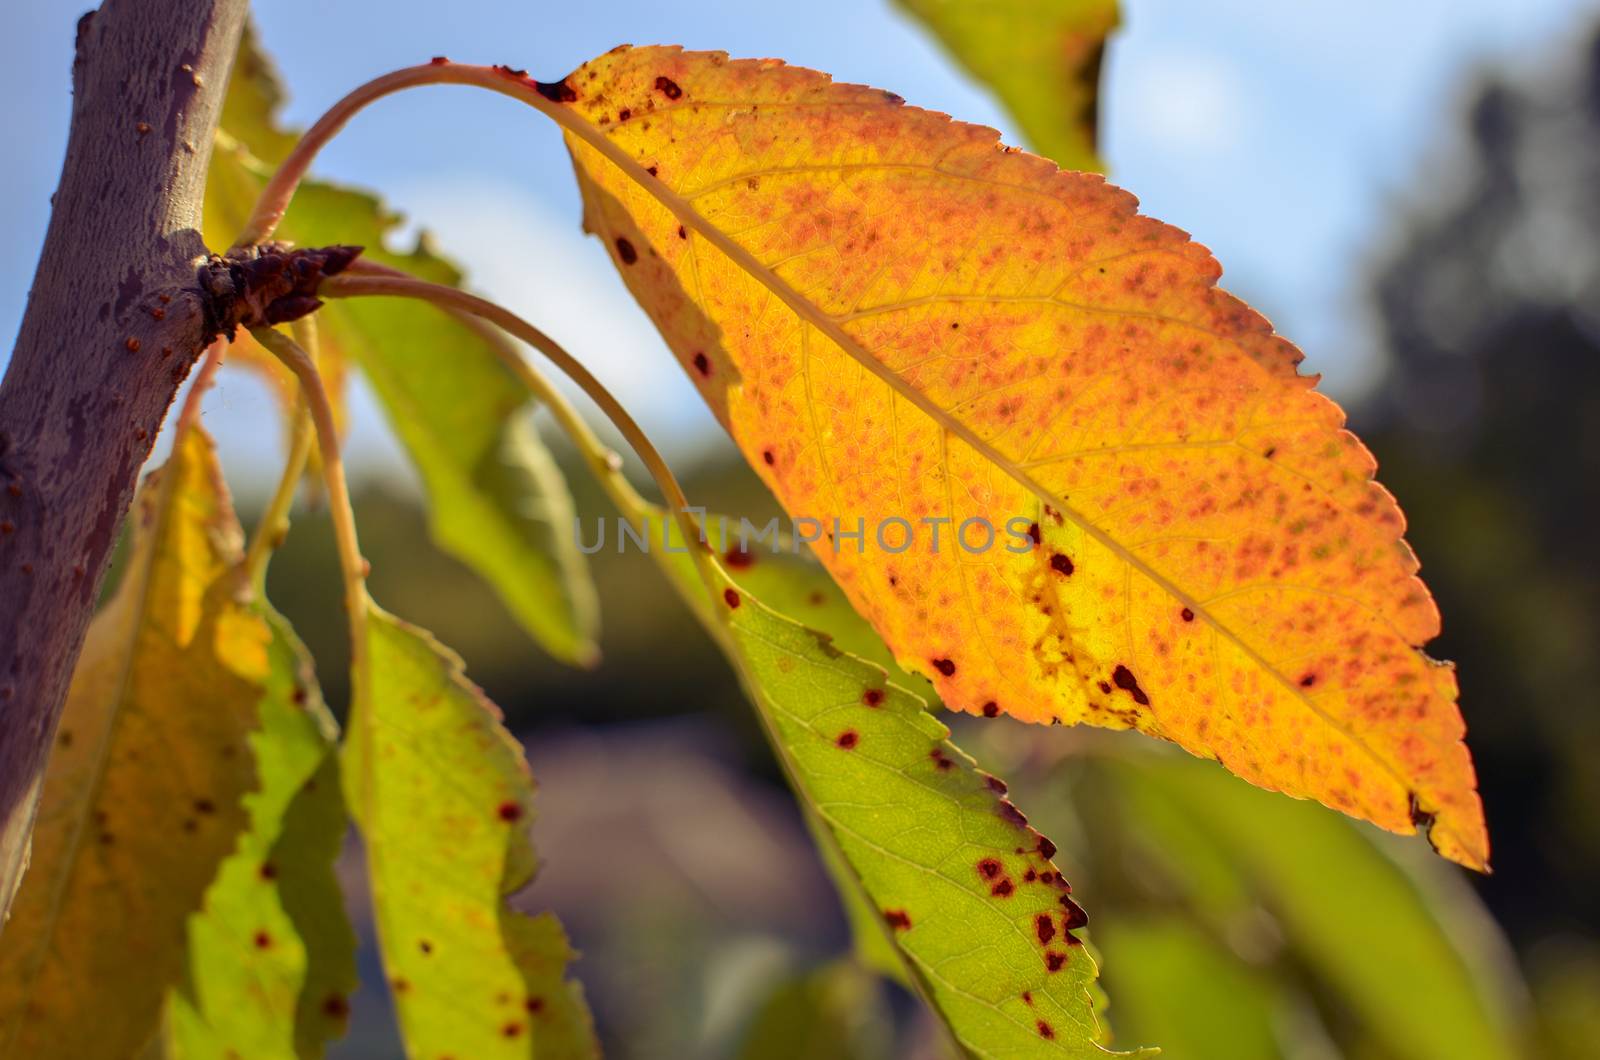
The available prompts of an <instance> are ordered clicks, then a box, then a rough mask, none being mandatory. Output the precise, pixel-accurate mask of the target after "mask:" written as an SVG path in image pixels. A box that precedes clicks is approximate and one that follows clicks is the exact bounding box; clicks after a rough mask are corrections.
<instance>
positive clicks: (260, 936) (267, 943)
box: [252, 931, 272, 950]
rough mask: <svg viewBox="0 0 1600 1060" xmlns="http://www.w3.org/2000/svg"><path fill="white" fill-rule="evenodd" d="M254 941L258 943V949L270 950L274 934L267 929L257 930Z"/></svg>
mask: <svg viewBox="0 0 1600 1060" xmlns="http://www.w3.org/2000/svg"><path fill="white" fill-rule="evenodd" d="M252 941H253V942H254V943H255V944H256V949H258V950H270V949H271V948H272V936H271V935H269V934H267V933H266V932H265V931H258V932H256V934H255V938H254V939H253V940H252Z"/></svg>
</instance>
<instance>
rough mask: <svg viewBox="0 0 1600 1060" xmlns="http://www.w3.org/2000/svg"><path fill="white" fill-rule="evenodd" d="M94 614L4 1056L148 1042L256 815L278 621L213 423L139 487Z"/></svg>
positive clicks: (107, 1051) (47, 801)
mask: <svg viewBox="0 0 1600 1060" xmlns="http://www.w3.org/2000/svg"><path fill="white" fill-rule="evenodd" d="M131 523H132V527H133V531H132V533H133V545H132V549H131V552H130V556H129V559H128V563H127V567H126V569H125V572H124V574H123V577H122V581H121V583H120V584H119V585H118V586H117V590H116V593H115V594H114V595H113V596H112V598H111V600H110V602H109V603H108V604H107V605H106V607H105V608H104V609H103V610H102V611H101V612H100V614H99V615H97V616H96V617H95V619H94V622H93V623H92V624H91V625H90V628H89V634H88V639H87V641H86V642H85V644H84V649H83V653H82V655H81V656H80V657H79V660H78V666H77V670H76V671H75V672H74V674H73V680H72V685H71V689H70V691H69V692H68V695H67V703H66V707H65V709H64V711H63V713H62V717H61V722H60V725H59V727H58V729H57V735H56V745H55V748H54V750H53V753H52V754H51V758H50V765H49V769H48V772H47V774H46V777H45V781H44V791H43V796H42V798H41V800H40V804H39V815H38V820H37V823H36V825H35V828H34V834H33V857H32V864H31V867H30V869H29V871H28V874H27V876H26V877H25V878H24V879H23V882H22V887H21V890H20V891H19V893H18V897H17V902H16V905H15V906H14V908H13V917H12V920H11V922H10V923H9V924H8V925H7V927H6V932H5V944H4V945H3V946H0V1056H4V1057H18V1058H22V1057H27V1058H29V1060H55V1058H60V1060H84V1058H86V1057H123V1056H131V1055H134V1054H135V1053H136V1052H137V1051H138V1050H139V1049H140V1048H141V1047H143V1046H144V1045H145V1043H147V1042H148V1041H149V1040H150V1039H151V1038H152V1036H153V1035H154V1034H155V1031H156V1026H157V1023H158V1021H159V1019H160V1014H161V1007H162V1000H163V997H164V996H165V994H166V991H167V988H168V986H169V985H172V984H174V983H176V982H177V981H178V979H179V977H180V976H181V974H182V972H183V961H184V945H183V943H184V927H185V921H186V919H187V918H188V917H189V914H190V913H192V912H193V911H195V910H196V909H198V908H199V907H200V903H201V896H202V895H203V894H204V893H205V891H206V888H207V887H208V886H209V885H210V883H211V881H212V878H213V877H214V876H215V875H216V873H217V869H218V866H219V865H220V864H221V863H222V862H223V860H224V859H225V858H226V857H227V856H228V854H229V852H230V851H231V850H232V849H233V847H234V843H235V841H236V840H237V838H238V836H239V833H240V832H241V831H242V830H243V829H244V827H245V825H246V823H247V812H246V807H245V805H244V803H243V799H244V796H245V794H246V793H247V792H249V791H250V790H252V788H254V786H255V783H256V769H255V766H254V764H253V762H252V760H251V755H250V745H249V734H250V732H251V730H252V729H253V728H254V727H255V725H256V719H257V704H258V702H259V701H260V700H261V698H262V695H263V690H264V687H265V684H266V682H267V681H268V679H269V666H268V653H269V646H270V642H271V632H270V630H269V629H268V627H267V624H266V623H265V622H264V621H263V620H262V618H261V616H260V615H259V614H258V613H257V612H256V610H255V609H254V608H253V607H252V606H251V605H250V604H249V602H248V599H247V594H246V588H245V585H244V582H243V580H242V578H241V577H240V570H239V568H238V566H237V564H238V562H239V560H240V559H241V547H240V546H241V539H242V534H241V532H240V529H239V525H238V522H237V520H236V519H235V517H234V514H233V507H232V504H231V502H230V501H229V498H228V493H227V489H226V487H225V486H224V485H223V482H222V477H221V469H220V468H219V467H218V465H217V460H216V453H215V450H214V449H213V447H212V444H211V440H210V438H208V437H207V436H206V434H205V432H204V431H202V430H201V429H199V428H198V427H195V428H191V429H189V430H187V431H185V432H184V433H183V434H182V435H181V436H180V438H179V440H178V442H177V444H176V446H175V448H174V450H173V453H172V456H171V458H170V459H169V460H168V462H167V464H166V466H164V467H163V468H161V469H160V470H159V471H156V472H154V473H152V474H151V475H150V476H149V477H147V478H146V479H145V482H144V485H143V487H142V488H141V489H140V491H139V496H138V498H137V499H136V501H135V505H134V511H133V518H132V520H131Z"/></svg>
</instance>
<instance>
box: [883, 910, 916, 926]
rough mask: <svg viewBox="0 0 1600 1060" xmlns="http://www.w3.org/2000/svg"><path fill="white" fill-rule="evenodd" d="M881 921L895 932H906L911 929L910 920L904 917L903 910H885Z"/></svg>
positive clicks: (904, 912)
mask: <svg viewBox="0 0 1600 1060" xmlns="http://www.w3.org/2000/svg"><path fill="white" fill-rule="evenodd" d="M883 920H884V923H886V924H888V925H889V926H890V927H891V928H893V929H894V930H896V931H907V930H909V929H910V928H911V918H910V917H909V916H907V915H906V911H905V910H904V909H885V910H884V911H883Z"/></svg>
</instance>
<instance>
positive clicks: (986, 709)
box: [983, 699, 1000, 718]
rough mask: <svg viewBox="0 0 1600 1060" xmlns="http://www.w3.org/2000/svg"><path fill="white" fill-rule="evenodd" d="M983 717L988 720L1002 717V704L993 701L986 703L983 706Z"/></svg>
mask: <svg viewBox="0 0 1600 1060" xmlns="http://www.w3.org/2000/svg"><path fill="white" fill-rule="evenodd" d="M983 716H984V717H986V718H995V717H999V716H1000V704H998V703H996V702H995V701H994V700H992V699H991V700H990V701H989V702H987V703H985V704H984V705H983Z"/></svg>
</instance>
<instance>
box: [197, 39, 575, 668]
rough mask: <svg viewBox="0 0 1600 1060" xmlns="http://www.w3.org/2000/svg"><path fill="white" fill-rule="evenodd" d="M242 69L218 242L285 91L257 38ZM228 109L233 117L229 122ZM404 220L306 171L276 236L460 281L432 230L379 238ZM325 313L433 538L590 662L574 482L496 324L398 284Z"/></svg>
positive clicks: (208, 211) (332, 346)
mask: <svg viewBox="0 0 1600 1060" xmlns="http://www.w3.org/2000/svg"><path fill="white" fill-rule="evenodd" d="M237 69H239V70H240V71H241V72H242V73H243V74H245V75H246V76H244V78H243V79H242V80H236V81H235V82H233V83H231V84H230V85H229V94H228V98H227V102H226V104H225V121H224V125H223V128H222V131H220V132H219V133H218V135H217V141H216V145H215V148H214V150H213V152H212V160H211V171H210V175H209V177H208V179H207V184H206V202H205V222H204V227H205V235H206V239H207V243H208V245H210V246H212V247H225V246H227V245H228V244H230V243H231V242H232V241H233V239H234V237H235V236H236V235H237V234H238V233H239V232H240V231H241V230H242V229H243V227H244V224H245V221H246V220H247V219H248V217H249V214H250V211H251V209H252V208H253V206H254V204H255V200H256V197H257V195H258V194H259V193H260V191H261V188H262V187H263V186H264V185H265V183H266V180H267V178H268V176H269V175H270V169H269V167H267V166H266V165H264V164H263V163H262V162H261V161H260V160H259V157H258V156H257V155H255V154H254V153H253V150H254V146H255V142H256V140H255V139H252V137H253V138H256V139H259V138H260V137H262V136H267V137H268V141H267V142H268V144H269V147H268V150H269V152H270V153H272V154H277V153H279V152H280V151H282V150H283V145H282V142H281V139H280V137H281V136H282V134H281V133H279V132H278V131H277V130H278V125H277V121H276V113H275V108H276V105H277V102H278V99H279V97H280V95H281V92H280V91H279V90H278V89H277V86H276V82H275V81H274V80H273V79H272V77H271V72H270V68H268V67H267V66H266V65H265V63H264V60H263V59H262V58H261V56H260V55H259V53H257V52H256V51H255V50H254V48H253V42H252V40H251V39H249V38H246V40H245V42H244V44H243V45H242V48H241V52H240V55H239V58H238V60H237ZM228 116H232V118H231V120H233V121H236V122H238V123H239V124H237V125H231V126H230V125H228V124H227V121H228V120H229V117H228ZM291 142H292V141H291ZM398 224H399V218H398V217H397V216H395V215H394V214H391V213H389V212H388V211H386V210H385V209H384V207H383V205H382V203H381V202H379V200H378V199H377V198H376V197H374V196H372V195H369V194H367V193H365V192H362V191H357V190H354V189H349V188H340V187H336V186H334V185H331V184H327V183H324V182H321V181H316V180H307V181H305V182H304V183H302V184H301V186H300V190H299V191H298V192H297V193H296V195H295V199H294V202H293V204H292V205H291V206H290V208H289V212H288V214H287V215H286V216H285V217H284V219H283V223H282V224H281V225H280V226H279V230H278V236H277V238H280V239H285V240H288V241H290V242H294V243H298V244H300V245H323V244H332V243H346V244H353V245H356V246H363V247H365V248H366V251H365V254H364V256H365V257H366V258H368V259H370V260H372V261H377V262H381V263H384V264H387V265H391V266H394V267H397V268H403V269H405V270H406V271H407V272H410V273H412V274H413V275H416V276H419V277H421V278H422V279H425V280H429V281H431V282H433V283H441V284H446V285H449V286H452V287H455V286H460V284H461V280H462V276H461V273H460V271H459V270H458V269H456V267H455V266H454V265H452V264H451V263H450V262H448V261H446V260H445V259H444V258H442V257H440V256H439V255H437V254H436V253H434V252H433V250H432V249H431V248H430V247H429V245H428V244H427V242H426V240H419V241H418V243H417V245H416V247H414V248H413V249H411V250H409V251H405V252H394V251H390V250H388V249H386V247H387V244H388V242H389V240H390V237H391V236H392V235H393V232H394V229H395V228H396V227H397V225H398ZM317 320H318V323H319V325H320V329H319V330H320V332H321V347H322V350H321V353H320V355H319V362H320V363H319V366H320V368H321V370H322V372H323V375H324V377H325V379H327V380H328V381H329V383H330V387H331V388H332V389H334V390H335V391H337V390H338V389H339V387H338V384H339V382H340V380H341V379H342V376H343V375H344V373H346V372H347V371H349V370H350V369H351V368H352V367H359V368H360V369H361V370H362V371H363V372H364V373H365V374H366V377H367V380H368V382H370V383H371V384H372V388H373V391H374V392H375V394H376V395H377V398H378V403H379V405H380V406H381V407H382V409H383V411H384V415H385V416H386V417H387V418H388V421H389V425H390V427H391V428H392V429H393V430H394V432H395V434H396V435H397V436H398V437H399V439H400V442H401V444H402V445H403V446H404V448H405V450H406V452H407V454H408V455H409V456H410V458H411V461H412V463H413V464H414V465H415V466H416V468H417V472H418V474H419V475H420V476H421V478H422V484H423V488H424V489H425V491H426V493H427V498H428V513H429V526H430V529H431V532H432V535H433V538H434V540H435V541H436V542H437V543H438V545H439V547H440V548H442V549H443V550H444V551H446V552H448V553H449V554H450V555H452V556H455V557H456V558H457V559H459V560H460V561H461V562H463V563H465V564H466V565H467V566H469V567H471V568H472V569H473V570H474V571H475V572H476V573H477V574H478V575H479V576H480V577H482V578H483V579H484V580H485V581H487V582H488V583H489V584H490V585H491V586H493V587H494V589H495V591H496V592H497V593H498V594H499V595H500V598H501V599H502V600H503V601H504V602H505V604H506V607H507V608H508V609H509V610H510V611H511V614H512V615H513V616H514V617H515V618H516V619H517V621H518V622H519V623H520V624H521V625H522V626H523V628H525V629H526V630H527V631H528V633H529V634H530V635H532V636H533V638H534V639H535V640H537V641H538V642H539V643H540V644H541V645H543V646H544V648H545V649H546V650H547V651H549V652H550V653H551V654H552V655H553V656H555V657H556V658H558V659H560V660H562V661H565V662H570V663H575V664H578V665H584V666H588V665H593V664H594V663H595V662H596V661H597V659H598V648H597V646H596V643H595V641H596V637H597V635H598V632H599V606H598V602H597V599H596V596H595V591H594V586H593V583H592V582H591V581H590V578H589V570H588V565H587V564H586V562H585V561H584V557H583V555H582V553H580V552H579V551H578V548H577V543H576V542H575V541H574V540H573V537H572V525H573V518H574V514H575V512H574V508H573V505H572V497H571V495H570V493H569V492H568V490H567V485H566V482H565V480H564V479H563V478H562V476H561V473H560V470H559V468H557V466H556V464H555V460H554V459H553V458H552V457H551V456H550V454H549V452H548V451H547V450H546V449H545V448H544V446H543V444H542V443H541V442H540V440H539V437H538V434H537V433H536V432H535V431H533V430H532V429H531V428H529V427H528V425H527V423H526V421H527V419H528V417H529V416H530V415H531V412H532V408H533V404H532V402H530V401H529V400H528V396H527V394H526V392H525V391H524V390H523V389H522V387H521V386H520V385H519V384H518V383H517V382H516V380H515V379H514V378H513V377H512V375H511V373H510V372H508V371H507V370H506V369H505V367H504V366H503V365H502V364H501V363H500V361H499V359H498V358H497V357H496V354H495V350H494V348H493V346H492V345H490V343H491V342H492V341H495V340H493V339H491V338H489V337H487V336H486V335H485V334H484V333H483V332H482V331H481V330H479V329H478V328H476V327H473V326H471V325H468V324H466V323H463V322H462V321H461V320H459V319H457V318H456V317H453V316H450V315H447V314H445V313H442V312H440V311H439V310H437V309H435V308H433V307H432V306H428V305H424V304H421V303H417V302H413V301H410V300H405V299H393V300H387V299H386V300H382V301H376V300H372V299H364V300H350V301H344V302H339V303H336V304H331V305H327V306H324V307H323V308H322V309H321V310H319V311H318V313H317ZM230 358H232V359H233V360H236V361H240V362H242V363H245V364H247V365H250V366H252V367H256V368H258V369H259V370H261V371H262V372H264V373H265V374H267V376H268V377H269V378H270V379H274V380H279V381H280V384H281V393H282V394H283V395H284V397H285V398H286V400H287V399H289V398H292V396H293V394H294V389H293V386H292V383H291V381H289V380H288V379H287V377H286V375H284V373H283V372H282V370H281V368H280V367H279V366H278V364H277V362H276V360H275V359H274V358H272V357H271V356H270V355H268V354H265V353H262V352H260V351H259V350H257V349H256V348H255V347H254V345H253V343H252V342H251V340H248V339H244V340H241V341H240V342H239V343H236V344H235V347H234V350H233V352H232V353H230Z"/></svg>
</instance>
